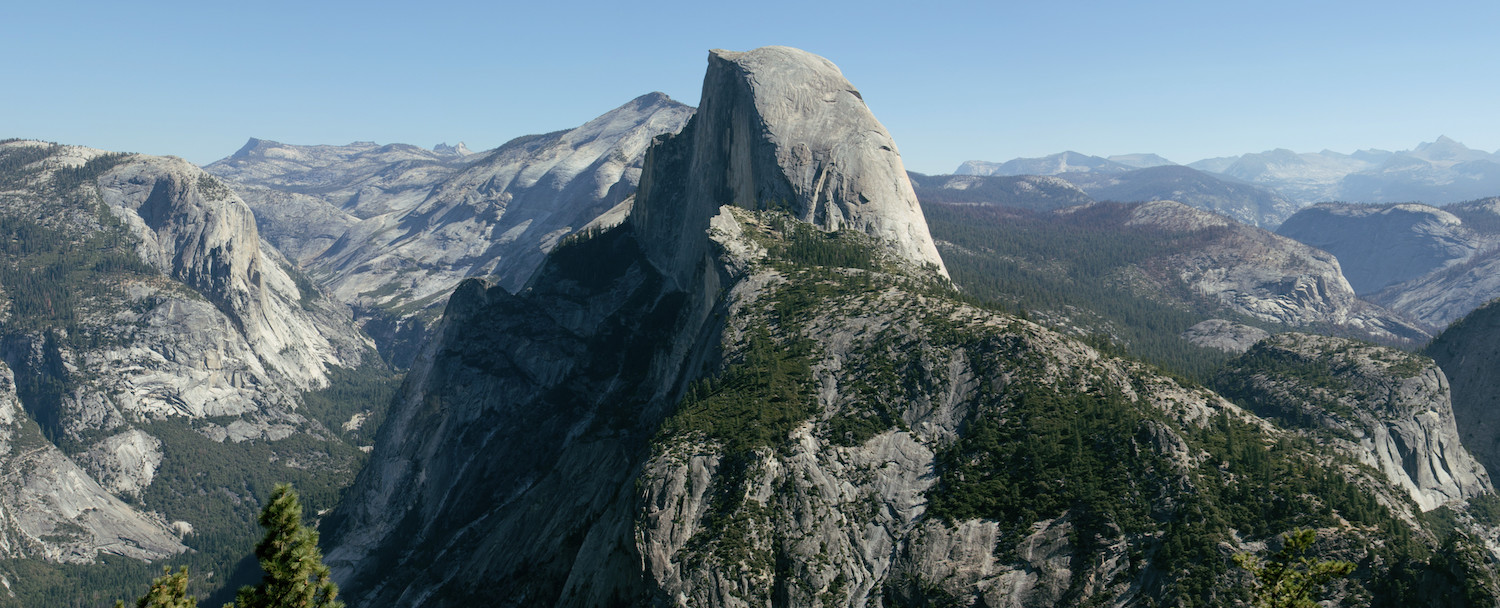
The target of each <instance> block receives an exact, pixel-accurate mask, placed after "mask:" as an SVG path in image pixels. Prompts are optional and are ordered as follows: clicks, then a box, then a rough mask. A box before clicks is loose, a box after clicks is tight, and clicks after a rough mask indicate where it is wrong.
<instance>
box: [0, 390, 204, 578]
mask: <svg viewBox="0 0 1500 608" xmlns="http://www.w3.org/2000/svg"><path fill="white" fill-rule="evenodd" d="M0 476H3V477H0V556H3V557H6V558H27V557H30V558H40V559H44V560H48V561H53V562H67V563H75V564H77V563H85V564H86V563H92V562H93V561H94V560H95V559H97V558H98V557H99V555H100V554H112V555H119V556H124V557H130V558H135V559H143V560H155V559H161V558H165V557H169V556H172V555H176V554H178V553H181V552H183V551H186V550H187V547H185V546H183V544H182V543H181V542H180V541H179V540H178V538H177V536H176V535H175V534H173V533H172V531H171V530H170V529H168V527H167V526H166V524H165V522H162V521H160V520H159V519H158V518H156V517H153V516H152V515H151V514H148V513H143V512H141V511H139V510H137V509H136V508H134V507H132V506H130V505H128V504H126V503H125V502H123V501H121V500H120V499H119V498H116V497H115V496H114V495H112V494H111V493H110V492H109V491H108V490H106V489H105V488H103V487H100V485H99V484H98V483H97V482H95V481H94V478H93V477H91V476H90V475H88V474H87V473H85V472H84V471H83V470H82V469H80V468H79V467H78V465H77V464H74V463H73V461H72V460H69V459H68V457H67V456H66V455H64V454H63V453H62V451H61V450H58V449H57V447H56V446H54V445H52V444H51V443H49V442H48V441H47V440H46V439H45V438H44V437H43V436H42V432H41V428H40V427H38V426H37V424H36V422H35V421H33V420H32V419H31V418H30V416H29V415H28V414H27V413H26V411H25V410H24V409H23V408H22V407H21V401H20V399H19V398H18V397H17V396H16V384H15V377H14V375H13V374H12V373H11V370H10V368H9V367H7V366H6V365H5V364H4V363H0Z"/></svg>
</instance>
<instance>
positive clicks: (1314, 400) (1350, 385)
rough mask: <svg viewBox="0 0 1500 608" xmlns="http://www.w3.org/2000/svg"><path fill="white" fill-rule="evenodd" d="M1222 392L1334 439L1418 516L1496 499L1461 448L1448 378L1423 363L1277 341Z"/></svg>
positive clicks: (1338, 341) (1384, 353) (1394, 354)
mask: <svg viewBox="0 0 1500 608" xmlns="http://www.w3.org/2000/svg"><path fill="white" fill-rule="evenodd" d="M1218 384H1219V385H1221V386H1222V387H1223V390H1224V391H1227V394H1230V395H1234V396H1236V397H1238V398H1240V399H1241V400H1242V402H1243V403H1248V404H1250V405H1251V406H1252V409H1254V411H1256V412H1257V413H1259V414H1261V415H1263V416H1267V417H1272V418H1280V419H1283V420H1285V421H1286V422H1287V424H1288V425H1290V426H1293V427H1296V426H1303V427H1308V428H1314V429H1331V430H1334V431H1336V433H1335V435H1334V436H1333V437H1332V438H1330V439H1329V441H1331V442H1332V443H1333V444H1334V445H1336V446H1338V447H1339V449H1340V450H1341V451H1343V452H1344V453H1346V454H1348V455H1350V456H1351V457H1354V458H1356V459H1357V460H1359V462H1361V463H1364V464H1366V465H1369V466H1370V467H1373V468H1375V469H1376V470H1379V471H1380V472H1381V473H1383V474H1384V475H1385V476H1386V479H1387V480H1389V482H1390V483H1391V485H1393V486H1396V487H1400V488H1403V489H1405V490H1406V492H1408V493H1409V494H1410V496H1411V499H1412V500H1413V501H1415V502H1416V503H1417V505H1418V506H1419V507H1421V509H1422V510H1423V511H1431V510H1433V509H1436V508H1438V507H1440V506H1443V505H1444V504H1447V503H1450V502H1455V501H1462V500H1465V499H1468V498H1472V497H1475V496H1478V495H1481V494H1493V493H1494V488H1493V487H1492V486H1491V484H1490V478H1489V475H1488V474H1487V473H1486V470H1485V467H1484V466H1482V465H1481V464H1480V463H1479V461H1477V460H1475V458H1474V456H1472V455H1471V454H1470V453H1469V451H1468V450H1466V449H1465V448H1464V442H1462V441H1461V440H1460V436H1459V431H1458V426H1457V424H1456V423H1455V415H1454V407H1453V403H1452V401H1451V400H1450V397H1451V395H1450V393H1449V385H1448V377H1447V376H1446V375H1445V374H1444V373H1443V370H1442V369H1439V368H1438V366H1437V365H1436V364H1434V363H1433V362H1432V361H1431V360H1430V359H1427V358H1426V357H1422V356H1420V355H1414V354H1411V353H1408V352H1404V351H1400V350H1396V349H1393V348H1389V347H1383V346H1374V345H1370V344H1364V343H1360V342H1355V341H1352V340H1348V339H1344V338H1330V337H1325V336H1313V335H1306V334H1280V335H1277V336H1275V337H1273V338H1270V339H1267V340H1264V341H1262V342H1260V343H1258V344H1257V345H1255V346H1254V347H1252V348H1251V349H1250V351H1249V352H1248V353H1246V354H1245V355H1244V356H1243V357H1241V358H1240V359H1237V360H1236V361H1235V362H1233V363H1231V364H1230V366H1229V369H1228V371H1227V372H1225V374H1224V375H1223V376H1222V377H1221V378H1220V379H1219V381H1218Z"/></svg>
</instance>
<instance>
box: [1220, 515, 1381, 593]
mask: <svg viewBox="0 0 1500 608" xmlns="http://www.w3.org/2000/svg"><path fill="white" fill-rule="evenodd" d="M1317 539H1318V532H1317V530H1312V529H1302V530H1293V531H1291V532H1287V533H1285V534H1282V535H1281V540H1282V546H1281V550H1280V551H1277V552H1276V554H1275V555H1272V556H1271V561H1270V562H1268V563H1262V562H1261V561H1260V560H1259V559H1256V557H1255V556H1254V555H1251V554H1249V553H1240V554H1236V555H1235V556H1234V561H1235V563H1237V564H1239V565H1240V567H1242V568H1244V569H1246V570H1249V571H1250V574H1253V575H1255V585H1256V586H1255V590H1254V596H1255V599H1254V602H1253V604H1254V606H1255V607H1256V608H1317V606H1318V603H1317V602H1315V601H1313V599H1312V598H1313V597H1314V596H1316V595H1319V594H1321V592H1322V590H1323V587H1324V586H1325V585H1327V584H1328V583H1330V582H1332V581H1334V580H1335V579H1340V578H1343V577H1345V576H1348V575H1349V573H1350V572H1353V571H1354V564H1353V563H1350V562H1346V561H1341V560H1319V559H1314V558H1311V557H1307V556H1306V555H1304V554H1305V553H1307V550H1308V549H1310V548H1312V545H1313V542H1315V541H1317Z"/></svg>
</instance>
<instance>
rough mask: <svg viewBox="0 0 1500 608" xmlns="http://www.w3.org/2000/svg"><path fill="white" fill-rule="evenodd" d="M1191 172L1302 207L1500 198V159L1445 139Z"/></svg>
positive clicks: (1156, 161) (1108, 164)
mask: <svg viewBox="0 0 1500 608" xmlns="http://www.w3.org/2000/svg"><path fill="white" fill-rule="evenodd" d="M1168 164H1173V163H1171V162H1170V161H1168V160H1167V159H1165V158H1162V157H1160V156H1157V155H1155V154H1126V155H1120V156H1110V157H1108V158H1104V157H1099V156H1088V155H1085V154H1079V153H1077V152H1072V151H1068V152H1062V153H1060V154H1053V155H1051V156H1045V157H1041V158H1017V159H1013V160H1010V161H1006V162H1003V163H994V162H986V161H967V162H965V163H963V164H961V165H959V167H958V169H957V171H955V172H956V173H958V174H961V175H1056V176H1061V177H1064V178H1065V179H1066V176H1067V175H1069V174H1089V175H1100V174H1115V173H1125V172H1128V171H1131V170H1134V169H1142V168H1150V167H1157V166H1162V165H1168ZM1187 166H1188V167H1191V168H1193V169H1197V170H1199V171H1203V172H1205V173H1212V174H1217V175H1219V176H1221V177H1226V178H1230V179H1234V180H1238V181H1242V182H1245V183H1248V184H1253V185H1256V186H1260V187H1263V188H1266V189H1269V190H1273V191H1275V192H1277V193H1279V194H1280V195H1281V196H1284V197H1286V198H1287V199H1290V200H1291V201H1294V202H1295V203H1297V204H1298V205H1307V204H1310V203H1315V202H1324V201H1344V202H1360V203H1400V202H1423V203H1427V204H1433V205H1441V204H1447V203H1454V202H1459V201H1466V200H1473V199H1478V198H1483V197H1486V196H1494V195H1496V194H1500V152H1497V153H1490V152H1485V151H1483V150H1475V149H1472V148H1469V147H1467V146H1465V145H1463V144H1461V143H1459V142H1457V141H1454V140H1453V139H1450V138H1448V137H1446V136H1443V137H1439V138H1437V140H1435V141H1432V142H1426V143H1422V144H1420V145H1418V146H1417V147H1415V148H1413V149H1411V150H1405V151H1400V152H1391V151H1387V150H1359V151H1356V152H1354V153H1352V154H1343V153H1340V152H1334V151H1331V150H1324V151H1322V152H1303V153H1298V152H1293V151H1291V150H1287V149H1284V148H1279V149H1276V150H1269V151H1266V152H1258V153H1251V154H1243V155H1240V156H1228V157H1218V158H1207V159H1203V160H1199V161H1196V162H1192V163H1188V164H1187Z"/></svg>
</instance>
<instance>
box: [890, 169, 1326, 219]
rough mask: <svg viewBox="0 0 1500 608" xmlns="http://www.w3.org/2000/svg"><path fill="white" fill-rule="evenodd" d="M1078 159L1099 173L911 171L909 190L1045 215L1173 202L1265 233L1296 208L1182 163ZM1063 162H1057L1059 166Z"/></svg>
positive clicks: (939, 199) (936, 199)
mask: <svg viewBox="0 0 1500 608" xmlns="http://www.w3.org/2000/svg"><path fill="white" fill-rule="evenodd" d="M1057 156H1062V155H1057ZM1131 156H1132V157H1134V158H1132V159H1131V160H1132V162H1143V163H1144V162H1148V161H1147V160H1146V159H1145V158H1146V157H1154V158H1157V159H1161V157H1159V156H1155V155H1144V154H1141V155H1131ZM1049 158H1052V157H1049ZM1080 158H1090V159H1094V160H1092V161H1088V162H1089V163H1092V165H1091V166H1094V167H1098V168H1099V170H1097V171H1086V172H1085V171H1067V172H1063V173H1058V174H1056V175H1002V174H995V175H976V174H966V175H965V174H960V175H936V176H928V175H922V174H919V173H913V174H911V179H912V186H913V187H914V188H915V189H916V191H917V197H918V198H920V199H921V201H922V202H923V203H924V204H925V203H979V204H992V205H1004V206H1007V207H1017V208H1023V209H1030V210H1032V211H1050V210H1053V209H1061V208H1064V207H1071V206H1074V205H1080V204H1084V203H1090V202H1094V201H1119V202H1144V201H1163V200H1172V201H1177V202H1179V203H1183V204H1185V205H1187V206H1189V207H1194V208H1197V209H1202V210H1204V211H1212V212H1214V213H1218V214H1221V215H1224V216H1227V217H1230V218H1233V219H1235V220H1238V221H1240V222H1242V223H1245V224H1249V225H1251V226H1259V227H1262V228H1267V229H1274V228H1275V227H1276V226H1277V225H1278V224H1280V223H1281V222H1282V221H1283V220H1285V219H1286V218H1287V217H1289V216H1291V215H1292V214H1293V213H1295V212H1296V211H1297V208H1298V205H1297V204H1296V203H1295V202H1293V201H1292V200H1290V199H1288V198H1286V197H1284V196H1281V195H1280V194H1277V193H1276V192H1274V191H1271V190H1269V189H1266V188H1261V187H1259V186H1254V185H1251V184H1246V183H1242V182H1239V181H1235V180H1229V179H1225V178H1223V177H1222V176H1217V175H1213V174H1210V173H1205V172H1203V171H1198V170H1196V169H1192V168H1189V167H1184V166H1182V165H1172V164H1168V165H1157V166H1152V167H1147V168H1145V169H1135V168H1132V167H1129V166H1126V165H1123V164H1120V163H1118V162H1115V161H1113V160H1109V159H1102V158H1099V157H1080ZM1111 158H1115V159H1120V158H1124V157H1118V156H1117V157H1111ZM1067 160H1068V159H1066V158H1059V159H1058V162H1064V161H1067ZM1073 160H1078V158H1073ZM1161 160H1165V159H1161ZM1095 161H1102V162H1095ZM1079 166H1082V165H1079Z"/></svg>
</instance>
